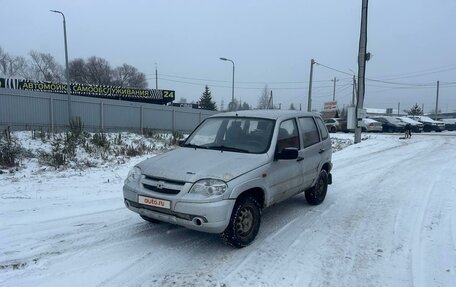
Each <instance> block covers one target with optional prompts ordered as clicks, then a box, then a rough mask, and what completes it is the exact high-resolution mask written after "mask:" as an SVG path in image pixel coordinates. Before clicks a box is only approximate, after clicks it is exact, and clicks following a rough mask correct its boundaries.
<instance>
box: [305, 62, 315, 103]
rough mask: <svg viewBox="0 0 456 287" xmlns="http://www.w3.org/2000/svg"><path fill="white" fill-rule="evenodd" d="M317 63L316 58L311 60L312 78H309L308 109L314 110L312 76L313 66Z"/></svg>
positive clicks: (311, 73)
mask: <svg viewBox="0 0 456 287" xmlns="http://www.w3.org/2000/svg"><path fill="white" fill-rule="evenodd" d="M314 64H315V60H314V59H311V60H310V80H309V96H308V98H307V111H308V112H311V111H312V76H313V66H314Z"/></svg>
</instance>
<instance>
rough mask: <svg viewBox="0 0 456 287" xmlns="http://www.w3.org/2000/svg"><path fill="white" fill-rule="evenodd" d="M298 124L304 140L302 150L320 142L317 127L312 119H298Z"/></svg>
mask: <svg viewBox="0 0 456 287" xmlns="http://www.w3.org/2000/svg"><path fill="white" fill-rule="evenodd" d="M299 123H300V125H301V133H302V138H303V140H304V148H306V147H308V146H311V145H313V144H316V143H318V142H319V141H320V136H319V135H318V130H317V126H316V124H315V121H314V119H313V118H311V117H309V118H299Z"/></svg>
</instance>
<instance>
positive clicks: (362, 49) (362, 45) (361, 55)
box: [355, 0, 368, 144]
mask: <svg viewBox="0 0 456 287" xmlns="http://www.w3.org/2000/svg"><path fill="white" fill-rule="evenodd" d="M367 7H368V0H363V1H362V8H361V29H360V36H359V51H358V93H357V97H358V99H357V101H356V110H355V114H356V129H355V144H356V143H360V142H361V127H359V126H358V118H359V115H358V113H359V110H362V109H363V104H364V90H365V87H364V84H365V82H364V81H365V75H366V48H367Z"/></svg>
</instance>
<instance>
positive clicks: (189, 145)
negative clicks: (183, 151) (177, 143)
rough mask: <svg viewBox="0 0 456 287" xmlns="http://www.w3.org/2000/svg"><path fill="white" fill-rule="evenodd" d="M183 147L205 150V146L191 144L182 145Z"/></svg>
mask: <svg viewBox="0 0 456 287" xmlns="http://www.w3.org/2000/svg"><path fill="white" fill-rule="evenodd" d="M183 147H192V148H204V149H207V146H202V145H197V144H191V143H187V144H184V145H183Z"/></svg>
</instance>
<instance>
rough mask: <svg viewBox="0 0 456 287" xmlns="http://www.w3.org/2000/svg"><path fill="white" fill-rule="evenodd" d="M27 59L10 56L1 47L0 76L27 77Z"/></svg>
mask: <svg viewBox="0 0 456 287" xmlns="http://www.w3.org/2000/svg"><path fill="white" fill-rule="evenodd" d="M26 70H27V61H26V60H25V58H24V57H21V56H18V57H14V56H10V55H9V54H7V53H6V52H4V51H3V49H2V47H0V76H3V77H6V78H12V77H21V78H22V77H25V73H26Z"/></svg>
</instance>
